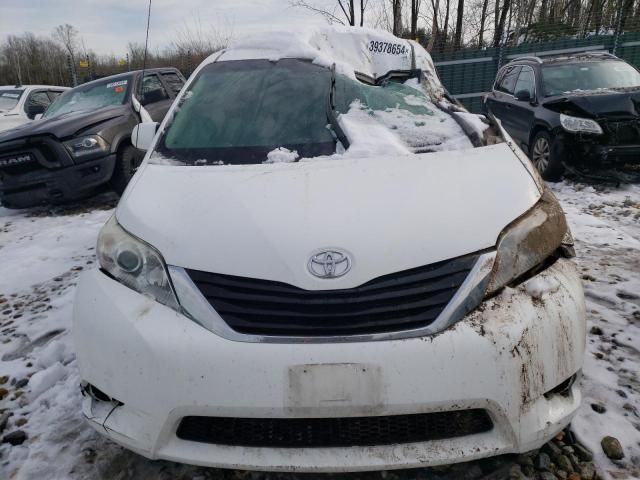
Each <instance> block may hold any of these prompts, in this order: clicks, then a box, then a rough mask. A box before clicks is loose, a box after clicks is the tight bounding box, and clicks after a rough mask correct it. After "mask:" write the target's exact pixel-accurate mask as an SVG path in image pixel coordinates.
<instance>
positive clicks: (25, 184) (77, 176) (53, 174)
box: [0, 154, 116, 208]
mask: <svg viewBox="0 0 640 480" xmlns="http://www.w3.org/2000/svg"><path fill="white" fill-rule="evenodd" d="M115 164H116V155H115V154H110V155H106V156H104V157H101V158H98V159H95V160H90V161H87V162H84V163H81V164H78V165H70V166H64V167H61V168H55V169H48V168H38V169H35V170H32V171H29V172H23V173H19V174H6V173H2V172H0V175H1V176H0V203H1V204H2V205H3V206H5V207H8V208H29V207H34V206H37V205H43V204H49V203H57V202H64V201H69V200H75V199H78V198H83V197H85V196H86V195H88V194H90V193H91V192H92V191H93V190H94V189H95V188H96V187H98V186H100V185H104V184H105V183H107V182H108V181H109V179H110V178H111V177H112V175H113V169H114V167H115Z"/></svg>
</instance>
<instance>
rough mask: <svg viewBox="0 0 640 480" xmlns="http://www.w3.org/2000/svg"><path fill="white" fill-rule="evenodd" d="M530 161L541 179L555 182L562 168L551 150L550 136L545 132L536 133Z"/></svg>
mask: <svg viewBox="0 0 640 480" xmlns="http://www.w3.org/2000/svg"><path fill="white" fill-rule="evenodd" d="M530 156H531V161H532V162H533V165H534V166H535V167H536V169H537V170H538V172H539V173H540V175H542V178H544V179H545V180H549V181H551V182H557V181H558V180H560V177H561V176H562V172H563V170H564V168H563V167H562V162H561V161H560V159H559V158H558V155H557V154H556V152H555V151H554V148H553V140H552V138H551V135H549V134H548V133H547V132H545V131H541V132H538V133H537V134H536V136H535V137H534V139H533V143H532V144H531V155H530Z"/></svg>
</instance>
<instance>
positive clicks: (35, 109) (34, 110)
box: [27, 105, 47, 120]
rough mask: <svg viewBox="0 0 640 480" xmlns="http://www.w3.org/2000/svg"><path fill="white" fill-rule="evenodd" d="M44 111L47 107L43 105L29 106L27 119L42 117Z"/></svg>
mask: <svg viewBox="0 0 640 480" xmlns="http://www.w3.org/2000/svg"><path fill="white" fill-rule="evenodd" d="M46 109H47V107H45V106H44V105H29V106H28V107H27V117H29V118H30V119H31V120H33V119H35V118H36V115H38V114H39V115H42V114H43V113H44V111H45V110H46Z"/></svg>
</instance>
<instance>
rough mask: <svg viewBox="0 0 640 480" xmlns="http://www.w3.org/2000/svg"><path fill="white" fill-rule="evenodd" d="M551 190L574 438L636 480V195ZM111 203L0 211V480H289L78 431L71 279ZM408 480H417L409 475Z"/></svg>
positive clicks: (89, 259) (639, 431)
mask: <svg viewBox="0 0 640 480" xmlns="http://www.w3.org/2000/svg"><path fill="white" fill-rule="evenodd" d="M553 190H554V191H555V193H556V194H557V196H558V197H559V199H560V200H561V202H562V204H563V206H564V208H565V210H566V212H567V214H568V216H569V221H570V224H571V226H572V230H573V233H574V236H575V237H576V250H577V253H578V261H579V263H580V267H581V269H582V273H583V278H584V284H585V291H586V294H587V310H588V323H589V325H588V330H591V333H589V335H588V339H587V343H588V353H587V356H586V359H585V368H584V377H583V390H584V394H585V401H584V405H583V407H582V409H581V411H580V414H579V416H578V418H577V419H576V421H575V422H574V430H575V432H576V434H577V435H578V436H579V438H580V440H581V441H582V442H583V443H585V444H586V445H587V446H588V447H590V448H591V449H592V450H593V451H594V452H595V455H596V461H597V464H598V467H599V470H600V472H601V474H602V476H603V477H604V478H616V479H624V478H629V479H630V478H640V186H628V187H622V188H612V187H606V188H602V189H596V188H593V187H591V186H585V185H582V184H573V183H561V184H557V185H554V186H553ZM113 205H114V199H113V198H111V197H108V196H107V197H100V198H98V199H96V200H93V201H91V202H88V203H87V202H85V203H84V204H83V205H82V206H77V207H72V208H65V209H54V210H31V211H28V212H12V211H8V210H4V209H2V208H0V429H1V428H2V422H3V420H4V421H6V422H7V425H6V428H5V429H4V433H3V435H6V434H8V433H11V432H15V431H16V430H23V431H24V432H25V433H26V435H27V440H26V441H25V442H24V443H23V444H22V445H19V446H10V445H9V444H2V445H0V479H34V480H35V479H38V480H41V479H107V480H115V479H167V480H168V479H214V478H215V479H222V478H225V479H226V478H250V479H252V480H253V479H257V478H287V477H286V476H284V475H278V476H264V477H263V476H262V475H260V474H251V473H247V474H245V473H242V472H229V471H220V470H213V469H203V468H197V467H190V466H184V465H179V464H173V463H169V462H151V461H149V460H146V459H144V458H142V457H140V456H137V455H135V454H133V453H130V452H128V451H126V450H124V449H122V448H120V447H119V446H117V445H115V444H114V443H111V442H110V441H108V440H105V439H103V438H102V437H101V436H99V435H98V434H97V433H95V432H94V431H93V430H92V429H90V428H89V427H88V426H87V425H85V423H84V421H83V419H82V416H81V413H80V391H79V389H78V382H79V378H78V372H77V368H76V363H75V356H74V351H73V344H72V341H71V334H70V325H71V309H72V300H73V294H74V289H75V283H76V280H77V277H78V275H79V274H80V273H81V272H82V271H83V270H84V269H87V268H93V267H94V266H95V255H94V253H95V250H94V245H95V240H96V236H97V232H98V230H99V228H100V227H101V225H102V224H103V223H104V222H105V221H106V220H107V219H108V217H109V215H110V214H111V210H112V208H113ZM167 388H170V386H169V385H168V386H167ZM592 405H595V407H592ZM602 407H604V408H602ZM594 408H595V409H594ZM599 412H600V413H599ZM9 415H10V416H9ZM605 435H612V436H615V437H617V438H618V439H619V440H620V442H621V443H622V446H623V448H624V451H625V457H624V459H623V460H621V461H619V462H618V463H613V462H612V461H610V460H608V459H607V458H606V457H605V456H604V454H603V453H602V449H601V447H600V440H601V439H602V437H603V436H605ZM377 475H378V474H376V476H375V477H374V476H372V475H367V476H366V478H378V476H377ZM394 475H395V474H394ZM387 477H388V476H386V475H379V478H387ZM416 477H419V478H426V477H425V476H424V475H421V474H416V473H415V471H414V473H413V474H411V475H409V476H408V478H416ZM290 478H293V477H290ZM358 478H359V477H358ZM429 478H433V477H429ZM438 478H441V477H438ZM469 478H476V477H469Z"/></svg>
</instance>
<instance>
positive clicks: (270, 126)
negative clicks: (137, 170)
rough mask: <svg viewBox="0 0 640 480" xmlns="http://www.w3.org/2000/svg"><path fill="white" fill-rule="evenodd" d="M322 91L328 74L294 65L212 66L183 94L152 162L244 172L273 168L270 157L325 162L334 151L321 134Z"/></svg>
mask: <svg viewBox="0 0 640 480" xmlns="http://www.w3.org/2000/svg"><path fill="white" fill-rule="evenodd" d="M330 84H331V72H330V71H329V70H327V69H325V68H321V67H318V66H316V65H312V64H311V63H309V62H304V61H300V60H294V59H283V60H280V61H278V62H272V61H268V60H243V61H229V62H220V63H212V64H210V65H208V66H206V67H205V68H204V69H203V70H202V71H201V72H200V73H199V74H198V77H197V78H196V79H195V81H194V82H193V83H192V84H191V86H190V87H189V90H188V91H187V92H186V93H185V95H184V97H183V99H182V101H181V103H180V105H179V106H178V108H177V110H176V111H175V112H174V114H173V118H172V119H171V120H170V122H169V124H168V127H167V128H166V129H165V131H164V132H163V135H162V137H161V139H160V142H159V144H158V145H159V146H158V149H157V150H158V152H159V153H160V155H159V156H158V155H156V158H161V157H162V158H168V159H171V160H175V161H178V162H181V163H189V164H251V163H263V162H265V161H267V160H268V159H275V160H274V161H277V158H278V155H276V156H274V155H269V154H270V153H273V152H280V153H284V154H285V156H287V155H293V154H294V153H295V156H296V157H314V156H319V155H331V154H332V153H334V151H335V145H336V143H335V140H334V137H333V136H332V133H331V131H330V130H329V128H328V127H327V125H328V123H329V120H328V118H327V105H328V100H329V92H330ZM287 152H290V153H288V154H287ZM154 161H155V162H156V163H158V161H157V160H154Z"/></svg>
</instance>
